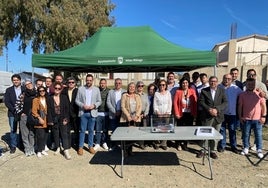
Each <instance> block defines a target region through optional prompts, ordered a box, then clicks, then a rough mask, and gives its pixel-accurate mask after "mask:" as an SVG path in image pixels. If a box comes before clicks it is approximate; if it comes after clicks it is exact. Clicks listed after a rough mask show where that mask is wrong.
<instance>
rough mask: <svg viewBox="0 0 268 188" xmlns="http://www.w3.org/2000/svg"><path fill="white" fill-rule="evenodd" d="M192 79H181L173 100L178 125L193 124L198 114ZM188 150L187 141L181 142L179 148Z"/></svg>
mask: <svg viewBox="0 0 268 188" xmlns="http://www.w3.org/2000/svg"><path fill="white" fill-rule="evenodd" d="M189 84H190V80H189V78H187V77H182V78H181V79H180V87H179V89H178V90H177V91H176V93H175V96H174V101H173V107H174V114H175V117H176V119H177V126H192V125H193V120H194V118H196V116H197V96H196V91H195V90H194V89H192V88H190V87H189ZM181 148H182V149H184V150H187V141H186V142H184V143H183V142H179V143H178V146H177V149H178V150H181Z"/></svg>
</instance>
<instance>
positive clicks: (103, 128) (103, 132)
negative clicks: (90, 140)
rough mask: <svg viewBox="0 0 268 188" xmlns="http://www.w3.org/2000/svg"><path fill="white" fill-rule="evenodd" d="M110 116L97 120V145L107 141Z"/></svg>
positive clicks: (99, 117) (100, 117)
mask: <svg viewBox="0 0 268 188" xmlns="http://www.w3.org/2000/svg"><path fill="white" fill-rule="evenodd" d="M107 124H108V116H98V117H97V118H96V127H95V131H96V132H95V138H96V144H101V143H102V144H103V143H104V142H106V139H107V131H108V130H107Z"/></svg>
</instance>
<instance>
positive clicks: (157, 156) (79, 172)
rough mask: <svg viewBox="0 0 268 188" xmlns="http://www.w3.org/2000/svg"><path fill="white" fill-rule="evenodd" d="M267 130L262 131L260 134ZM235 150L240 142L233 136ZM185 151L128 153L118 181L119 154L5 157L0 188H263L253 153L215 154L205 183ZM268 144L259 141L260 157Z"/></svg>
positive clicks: (0, 116)
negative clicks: (67, 158) (244, 154)
mask: <svg viewBox="0 0 268 188" xmlns="http://www.w3.org/2000/svg"><path fill="white" fill-rule="evenodd" d="M6 116H7V115H6V109H5V108H4V107H3V104H2V103H1V104H0V122H1V123H0V136H1V138H2V139H3V140H5V139H6V138H7V134H8V132H9V126H8V123H7V117H6ZM266 129H267V128H266ZM238 144H239V147H238V148H239V149H240V150H241V139H240V136H238ZM189 148H190V150H189V151H187V152H186V151H177V150H176V149H175V148H172V147H170V148H168V150H167V151H163V150H161V149H159V150H154V149H152V148H146V149H145V150H140V149H138V148H134V156H131V157H128V158H126V160H125V165H124V168H123V170H124V171H123V172H124V174H123V175H124V177H123V178H121V177H120V175H121V171H120V170H121V166H120V162H121V155H120V152H119V151H113V152H108V151H104V150H100V151H98V152H97V153H96V154H95V155H91V154H89V153H88V152H85V153H84V155H83V156H78V155H77V154H76V151H75V150H74V149H71V151H70V153H71V156H72V159H71V160H69V161H68V160H65V159H64V157H63V156H62V155H57V156H55V155H53V152H52V151H49V152H48V153H49V155H48V156H44V157H42V158H41V159H39V158H37V157H36V156H31V157H26V156H25V155H24V154H23V152H22V151H19V150H17V152H16V153H15V154H12V155H11V154H9V153H8V152H6V153H5V155H4V156H3V157H1V158H0V177H1V178H0V187H1V188H2V187H3V188H6V187H10V188H13V187H21V188H24V187H25V188H26V187H27V188H31V187H38V188H50V187H65V188H66V187H82V188H83V187H102V188H105V187H116V188H118V187H137V188H142V187H149V186H150V187H186V188H187V187H201V188H202V187H248V188H252V187H268V157H267V158H266V159H264V160H263V161H262V162H261V163H260V164H259V166H254V165H253V164H254V163H256V162H257V161H258V158H257V156H256V153H255V152H251V154H250V155H249V157H245V156H242V155H239V154H234V153H232V152H230V151H225V152H224V153H219V154H218V156H219V159H217V160H212V164H213V166H212V167H213V172H214V178H213V180H210V172H209V166H208V161H207V160H205V165H202V159H198V158H196V157H195V153H196V152H197V151H198V150H199V149H200V148H199V147H198V146H197V145H196V144H193V143H192V144H190V145H189ZM267 148H268V141H264V153H266V152H267Z"/></svg>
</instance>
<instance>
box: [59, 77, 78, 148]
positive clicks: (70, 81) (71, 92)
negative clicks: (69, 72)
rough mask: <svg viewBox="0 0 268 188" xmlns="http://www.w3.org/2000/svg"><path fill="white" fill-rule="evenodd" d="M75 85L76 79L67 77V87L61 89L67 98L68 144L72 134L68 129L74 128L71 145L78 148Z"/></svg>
mask: <svg viewBox="0 0 268 188" xmlns="http://www.w3.org/2000/svg"><path fill="white" fill-rule="evenodd" d="M77 91H78V89H77V87H76V79H75V78H74V77H69V78H67V87H65V88H64V89H63V90H62V94H63V95H66V96H67V98H68V99H69V109H70V123H69V126H70V127H69V131H68V137H69V145H70V146H71V145H72V136H71V133H70V131H71V130H72V129H73V130H74V143H73V145H74V146H75V147H76V149H78V144H79V118H78V111H79V107H78V106H77V104H76V103H75V98H76V96H77Z"/></svg>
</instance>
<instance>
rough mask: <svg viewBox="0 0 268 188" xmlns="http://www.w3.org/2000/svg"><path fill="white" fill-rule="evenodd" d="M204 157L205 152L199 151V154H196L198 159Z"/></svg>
mask: <svg viewBox="0 0 268 188" xmlns="http://www.w3.org/2000/svg"><path fill="white" fill-rule="evenodd" d="M204 156H205V153H204V151H202V150H201V151H199V152H198V154H196V157H197V158H202V157H204Z"/></svg>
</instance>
